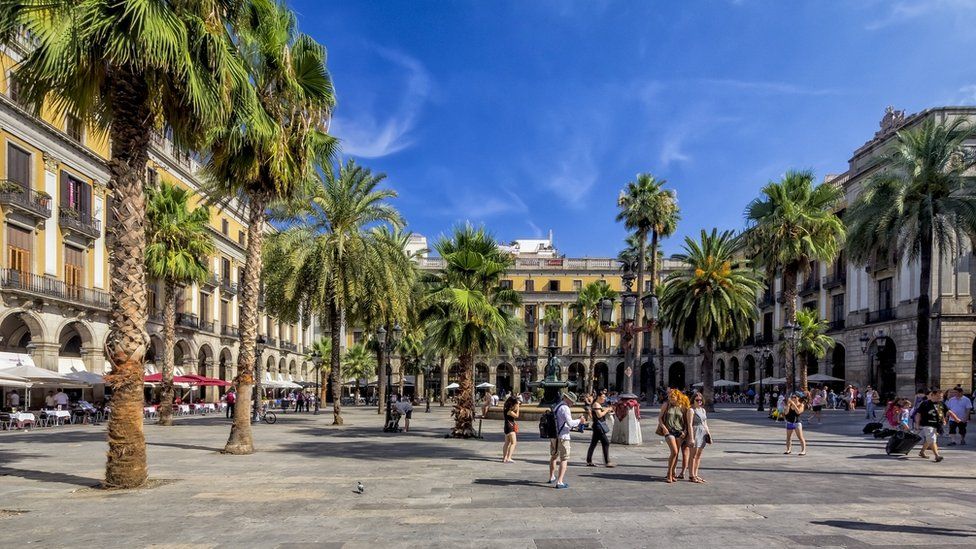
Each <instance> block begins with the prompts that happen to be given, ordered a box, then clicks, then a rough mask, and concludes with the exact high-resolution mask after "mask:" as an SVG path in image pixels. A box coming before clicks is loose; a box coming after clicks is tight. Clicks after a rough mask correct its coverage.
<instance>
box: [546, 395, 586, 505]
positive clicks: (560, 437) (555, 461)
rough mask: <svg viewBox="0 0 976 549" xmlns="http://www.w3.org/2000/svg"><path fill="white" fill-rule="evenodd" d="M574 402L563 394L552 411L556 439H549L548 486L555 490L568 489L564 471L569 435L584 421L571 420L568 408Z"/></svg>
mask: <svg viewBox="0 0 976 549" xmlns="http://www.w3.org/2000/svg"><path fill="white" fill-rule="evenodd" d="M574 402H576V395H575V394H573V393H570V392H568V391H567V392H564V393H563V397H562V400H560V401H559V404H556V407H555V408H554V409H553V413H554V414H555V416H556V431H557V433H556V438H552V439H549V484H555V485H556V488H569V485H568V484H566V482H565V476H566V469H567V468H569V441H570V436H569V433H570V432H571V431H572V430H573V429H574V428H575V427H578V426H579V425H580V424H582V423H584V421H585V419H584V418H583V416H580V418H579V419H573V413H572V411H571V410H570V408H569V407H570V406H572V405H573V403H574Z"/></svg>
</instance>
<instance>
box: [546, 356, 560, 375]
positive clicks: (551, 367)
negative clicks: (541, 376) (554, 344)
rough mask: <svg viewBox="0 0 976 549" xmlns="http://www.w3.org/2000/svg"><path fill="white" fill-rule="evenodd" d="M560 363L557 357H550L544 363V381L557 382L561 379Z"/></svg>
mask: <svg viewBox="0 0 976 549" xmlns="http://www.w3.org/2000/svg"><path fill="white" fill-rule="evenodd" d="M561 365H562V362H561V361H560V360H559V357H558V356H556V355H552V356H551V357H549V361H548V362H546V381H559V378H560V377H562V367H561Z"/></svg>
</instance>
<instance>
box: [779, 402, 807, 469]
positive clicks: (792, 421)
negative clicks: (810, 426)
mask: <svg viewBox="0 0 976 549" xmlns="http://www.w3.org/2000/svg"><path fill="white" fill-rule="evenodd" d="M803 408H804V403H803V401H802V400H800V395H799V394H798V393H793V394H792V395H790V398H789V399H787V401H786V413H785V414H784V416H785V419H786V451H785V452H783V453H784V454H791V453H793V434H794V433H796V438H797V439H798V440H799V441H800V454H799V455H801V456H805V455H807V441H806V439H805V438H803V423H801V422H800V417H801V416H802V415H803Z"/></svg>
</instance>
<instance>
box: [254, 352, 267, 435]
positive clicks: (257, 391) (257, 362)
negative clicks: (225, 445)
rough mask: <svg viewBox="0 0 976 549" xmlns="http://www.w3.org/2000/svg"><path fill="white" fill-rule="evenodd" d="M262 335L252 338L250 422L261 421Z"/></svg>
mask: <svg viewBox="0 0 976 549" xmlns="http://www.w3.org/2000/svg"><path fill="white" fill-rule="evenodd" d="M265 342H266V341H265V339H264V336H262V335H259V336H258V337H257V339H255V340H254V402H253V403H252V404H253V406H252V411H251V412H252V413H251V423H258V422H260V421H261V416H260V413H259V412H260V406H261V355H262V354H264V344H265Z"/></svg>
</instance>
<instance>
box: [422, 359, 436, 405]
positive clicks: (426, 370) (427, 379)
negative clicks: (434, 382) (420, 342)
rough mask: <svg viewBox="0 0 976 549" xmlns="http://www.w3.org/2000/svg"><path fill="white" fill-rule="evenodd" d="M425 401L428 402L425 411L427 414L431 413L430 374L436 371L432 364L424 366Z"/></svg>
mask: <svg viewBox="0 0 976 549" xmlns="http://www.w3.org/2000/svg"><path fill="white" fill-rule="evenodd" d="M423 370H424V400H426V401H427V409H426V410H424V412H425V413H428V414H429V413H430V374H431V372H433V371H434V366H433V365H432V364H429V363H428V364H424V366H423Z"/></svg>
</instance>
